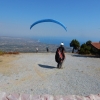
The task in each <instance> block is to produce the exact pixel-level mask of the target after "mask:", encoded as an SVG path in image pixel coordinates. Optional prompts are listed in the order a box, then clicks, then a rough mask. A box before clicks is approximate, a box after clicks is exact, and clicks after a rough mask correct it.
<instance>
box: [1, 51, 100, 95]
mask: <svg viewBox="0 0 100 100" xmlns="http://www.w3.org/2000/svg"><path fill="white" fill-rule="evenodd" d="M8 58H9V57H8ZM13 58H14V60H13V61H11V62H7V65H9V70H7V71H6V70H4V71H3V72H2V70H1V71H0V91H2V92H8V93H27V94H34V95H42V94H50V95H82V96H87V95H90V94H98V93H100V58H96V57H86V56H81V55H78V54H69V53H67V54H66V59H65V61H64V64H63V69H57V68H56V66H57V64H56V62H55V54H54V53H21V54H19V55H15V56H13ZM15 58H16V59H15ZM1 61H2V60H1ZM4 66H5V65H3V64H2V66H1V65H0V69H2V68H3V67H4Z"/></svg>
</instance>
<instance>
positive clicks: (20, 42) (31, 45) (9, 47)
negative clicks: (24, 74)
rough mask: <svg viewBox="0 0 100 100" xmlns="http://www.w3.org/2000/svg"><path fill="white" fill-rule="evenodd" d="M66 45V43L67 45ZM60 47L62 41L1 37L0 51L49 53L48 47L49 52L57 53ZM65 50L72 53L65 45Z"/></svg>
mask: <svg viewBox="0 0 100 100" xmlns="http://www.w3.org/2000/svg"><path fill="white" fill-rule="evenodd" d="M65 44H66V43H65ZM59 45H60V41H56V40H52V41H50V39H49V40H48V39H43V38H41V39H40V38H39V40H38V39H34V38H20V37H4V36H2V37H0V50H1V51H5V52H24V53H26V52H28V53H30V52H36V48H38V49H39V50H38V52H42V53H43V52H47V51H46V47H48V48H49V52H56V49H57V47H58V46H59ZM65 50H66V51H67V52H71V48H70V47H68V46H66V45H65Z"/></svg>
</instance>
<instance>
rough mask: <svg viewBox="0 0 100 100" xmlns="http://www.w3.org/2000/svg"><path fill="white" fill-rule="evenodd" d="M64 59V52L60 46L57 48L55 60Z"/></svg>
mask: <svg viewBox="0 0 100 100" xmlns="http://www.w3.org/2000/svg"><path fill="white" fill-rule="evenodd" d="M62 59H63V55H62V52H61V50H60V49H59V48H57V50H56V54H55V61H56V62H60V61H61V60H62Z"/></svg>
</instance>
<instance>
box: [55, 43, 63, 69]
mask: <svg viewBox="0 0 100 100" xmlns="http://www.w3.org/2000/svg"><path fill="white" fill-rule="evenodd" d="M55 60H56V62H57V68H62V64H63V62H64V60H65V48H64V43H63V42H62V43H61V44H60V46H59V47H58V48H57V50H56V54H55Z"/></svg>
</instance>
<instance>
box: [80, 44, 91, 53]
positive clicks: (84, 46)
mask: <svg viewBox="0 0 100 100" xmlns="http://www.w3.org/2000/svg"><path fill="white" fill-rule="evenodd" d="M90 50H91V47H90V46H88V45H87V44H85V43H84V44H82V45H81V48H80V51H79V53H80V54H90Z"/></svg>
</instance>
